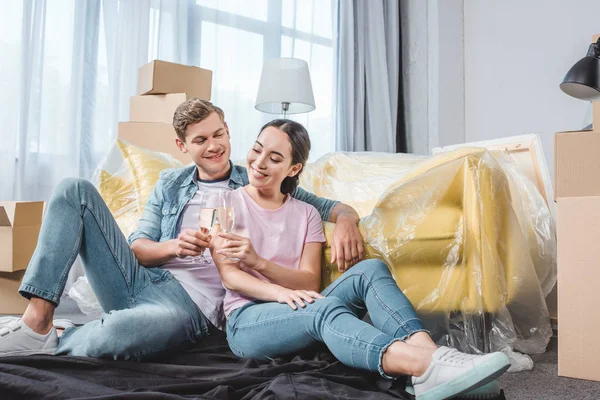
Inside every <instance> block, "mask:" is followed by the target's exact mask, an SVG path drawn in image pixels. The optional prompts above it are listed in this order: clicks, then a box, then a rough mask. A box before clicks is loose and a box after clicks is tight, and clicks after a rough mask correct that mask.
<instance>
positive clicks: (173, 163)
mask: <svg viewBox="0 0 600 400" xmlns="http://www.w3.org/2000/svg"><path fill="white" fill-rule="evenodd" d="M183 166H184V165H183V164H182V163H181V162H180V161H178V160H177V159H175V158H174V157H173V156H171V155H169V154H165V153H158V152H153V151H148V150H145V149H142V148H140V147H137V146H134V145H131V144H129V143H127V142H124V141H121V140H119V139H117V140H116V141H115V146H114V147H113V148H112V149H111V151H110V152H109V154H108V156H107V157H106V158H105V159H104V161H103V162H102V164H101V165H100V167H99V168H98V173H97V174H96V176H95V178H94V181H95V182H94V183H95V185H96V187H97V188H98V191H99V192H100V195H101V196H102V198H103V199H104V200H105V201H106V204H107V205H108V208H109V209H110V211H111V213H112V214H113V216H114V217H115V219H116V221H117V224H118V225H119V228H121V231H122V232H123V234H124V235H125V236H126V237H127V236H129V235H130V234H131V233H133V232H134V231H135V230H136V229H137V225H138V223H139V220H140V218H141V216H142V213H143V211H144V207H145V205H146V202H147V201H148V197H149V196H150V194H151V193H152V188H153V187H154V185H155V184H156V182H157V181H158V176H159V174H160V171H162V170H164V169H166V168H180V167H183Z"/></svg>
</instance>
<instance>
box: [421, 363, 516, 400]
mask: <svg viewBox="0 0 600 400" xmlns="http://www.w3.org/2000/svg"><path fill="white" fill-rule="evenodd" d="M508 368H510V360H509V358H508V357H507V356H506V354H504V353H498V354H497V356H495V357H490V358H489V359H488V360H487V361H486V362H485V363H482V364H479V365H478V366H477V367H476V368H473V370H472V372H471V373H466V374H463V375H462V376H459V377H457V378H455V379H453V380H451V381H450V382H447V383H445V384H443V385H440V386H438V387H436V388H433V389H431V390H428V391H427V392H425V393H423V394H422V395H420V396H417V400H446V399H450V398H452V397H456V396H459V395H461V394H463V393H465V392H468V391H470V390H473V389H476V388H478V387H481V386H483V385H486V384H488V383H490V382H491V381H493V380H494V379H496V378H498V377H499V376H500V375H502V374H503V373H504V372H506V370H507V369H508Z"/></svg>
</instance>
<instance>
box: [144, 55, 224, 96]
mask: <svg viewBox="0 0 600 400" xmlns="http://www.w3.org/2000/svg"><path fill="white" fill-rule="evenodd" d="M211 88H212V71H211V70H208V69H203V68H198V67H191V66H187V65H181V64H175V63H171V62H166V61H161V60H154V61H152V62H151V63H148V64H146V65H143V66H142V67H140V69H139V71H138V94H140V95H144V94H167V93H187V94H188V96H190V97H197V98H199V99H202V100H210V95H211Z"/></svg>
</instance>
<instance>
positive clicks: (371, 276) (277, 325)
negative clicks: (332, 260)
mask: <svg viewBox="0 0 600 400" xmlns="http://www.w3.org/2000/svg"><path fill="white" fill-rule="evenodd" d="M322 294H323V295H324V296H326V297H325V298H323V299H316V300H315V301H314V303H312V304H307V305H306V307H305V308H301V307H299V308H298V309H297V310H292V309H291V308H290V306H288V305H287V304H279V303H263V302H253V303H248V304H245V305H244V306H242V307H240V308H238V309H237V310H234V311H233V312H232V313H231V314H230V315H229V319H228V320H227V340H228V342H229V346H230V347H231V350H232V351H233V353H234V354H235V355H237V356H238V357H247V358H256V359H263V360H264V359H272V358H275V357H277V356H280V355H284V354H290V353H295V352H298V351H299V350H302V349H305V348H307V347H308V346H311V345H313V344H315V343H317V342H322V343H325V344H326V345H327V347H328V348H329V350H330V351H331V352H332V353H333V355H334V356H336V357H337V359H338V360H340V361H341V362H342V363H344V364H346V365H348V366H351V367H354V368H360V369H364V370H368V371H377V372H379V373H380V374H381V375H382V376H384V377H386V378H390V377H389V376H387V375H386V374H384V372H383V369H382V365H381V358H382V356H383V353H384V352H385V350H386V349H387V348H388V346H390V345H391V344H392V343H393V342H395V341H397V340H405V339H406V338H408V337H409V336H411V335H412V334H414V333H416V332H420V331H425V328H424V327H423V324H422V323H421V321H420V320H419V318H418V317H417V314H416V312H415V309H414V308H413V306H412V304H411V303H410V301H409V300H408V299H407V298H406V296H404V294H403V293H402V292H401V291H400V289H398V285H397V284H396V281H394V278H393V277H392V275H391V273H390V271H389V269H388V267H387V266H386V265H385V263H383V262H381V261H379V260H366V261H362V262H360V263H358V264H356V265H355V266H353V267H352V268H350V269H349V270H348V271H346V272H345V273H344V274H343V275H342V276H341V277H339V278H338V279H337V280H336V281H335V282H333V283H332V284H331V285H329V287H327V289H325V290H324V291H323V293H322ZM367 311H368V312H369V315H370V317H371V320H372V321H373V325H370V324H368V323H366V322H364V321H363V320H362V318H363V317H364V315H365V314H366V312H367Z"/></svg>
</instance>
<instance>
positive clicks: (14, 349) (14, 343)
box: [0, 319, 58, 356]
mask: <svg viewBox="0 0 600 400" xmlns="http://www.w3.org/2000/svg"><path fill="white" fill-rule="evenodd" d="M57 346H58V336H57V335H56V328H54V327H52V329H50V332H48V333H47V334H45V335H41V334H39V333H36V332H34V331H33V330H31V328H29V327H28V326H27V325H25V323H24V322H23V320H21V319H17V320H12V321H9V322H8V323H6V324H5V325H3V326H2V327H0V356H27V355H31V354H54V352H55V351H56V347H57Z"/></svg>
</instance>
